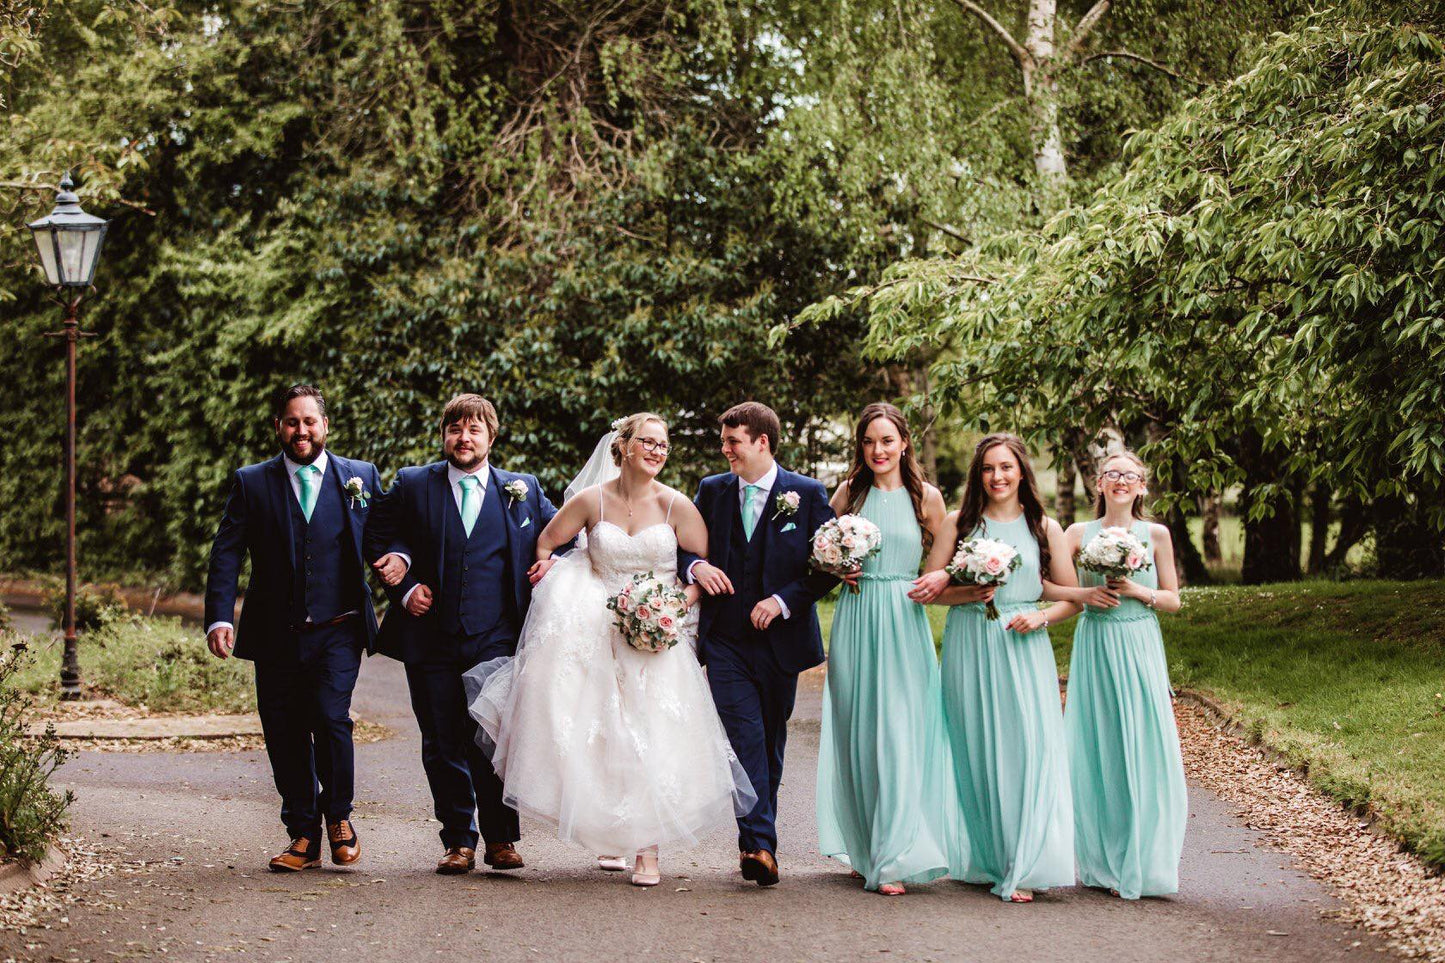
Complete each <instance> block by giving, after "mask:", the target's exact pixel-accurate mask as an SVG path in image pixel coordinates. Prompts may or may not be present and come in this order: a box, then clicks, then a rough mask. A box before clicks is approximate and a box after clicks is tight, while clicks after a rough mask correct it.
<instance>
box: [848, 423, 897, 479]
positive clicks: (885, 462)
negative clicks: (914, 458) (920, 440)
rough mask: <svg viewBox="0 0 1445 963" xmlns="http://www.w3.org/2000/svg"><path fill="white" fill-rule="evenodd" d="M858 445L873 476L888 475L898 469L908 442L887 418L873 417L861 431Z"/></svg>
mask: <svg viewBox="0 0 1445 963" xmlns="http://www.w3.org/2000/svg"><path fill="white" fill-rule="evenodd" d="M859 447H860V448H861V449H862V451H861V454H862V456H863V461H864V463H865V464H867V466H868V467H869V468H870V469H872V471H873V474H874V476H878V475H890V474H892V473H893V472H895V471H897V470H898V464H899V462H900V461H902V460H903V453H904V452H905V451H907V450H908V444H907V443H906V442H905V441H904V440H903V437H902V435H901V434H900V433H899V431H898V426H897V425H895V424H893V421H892V420H891V419H889V418H874V419H873V420H872V421H871V422H869V423H868V427H867V428H866V429H865V430H864V432H863V438H862V441H861V442H860V445H859Z"/></svg>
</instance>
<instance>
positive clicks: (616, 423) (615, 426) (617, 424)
mask: <svg viewBox="0 0 1445 963" xmlns="http://www.w3.org/2000/svg"><path fill="white" fill-rule="evenodd" d="M626 420H627V419H626V418H613V419H612V426H611V427H612V430H613V431H621V430H622V423H623V422H624V421H626Z"/></svg>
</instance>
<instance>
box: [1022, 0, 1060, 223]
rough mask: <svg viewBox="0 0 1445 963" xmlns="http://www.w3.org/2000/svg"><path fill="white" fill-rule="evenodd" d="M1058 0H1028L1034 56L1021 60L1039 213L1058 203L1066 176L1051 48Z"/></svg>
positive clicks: (1055, 60)
mask: <svg viewBox="0 0 1445 963" xmlns="http://www.w3.org/2000/svg"><path fill="white" fill-rule="evenodd" d="M1057 12H1058V0H1030V3H1029V24H1028V36H1027V38H1026V39H1025V40H1024V49H1025V50H1027V51H1028V52H1029V54H1030V55H1031V56H1032V57H1033V61H1032V63H1027V62H1026V63H1024V64H1022V65H1021V66H1022V69H1023V75H1024V97H1025V99H1026V100H1027V101H1028V105H1029V143H1030V144H1031V145H1032V146H1033V150H1034V173H1036V174H1037V175H1038V178H1039V194H1038V196H1037V200H1038V205H1039V210H1040V213H1042V214H1044V215H1045V216H1047V215H1049V214H1052V213H1053V212H1054V211H1055V210H1057V209H1058V207H1059V202H1060V199H1061V197H1062V194H1063V187H1064V184H1065V182H1066V181H1067V180H1068V178H1069V168H1068V162H1067V161H1065V159H1064V138H1063V135H1062V134H1061V133H1060V131H1059V77H1058V75H1059V66H1060V65H1059V60H1058V57H1057V54H1056V52H1055V49H1054V31H1055V29H1056V23H1057V20H1058V17H1057Z"/></svg>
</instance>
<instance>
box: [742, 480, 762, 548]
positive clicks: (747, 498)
mask: <svg viewBox="0 0 1445 963" xmlns="http://www.w3.org/2000/svg"><path fill="white" fill-rule="evenodd" d="M758 491H759V488H758V486H757V485H748V486H746V487H744V488H743V537H744V538H746V539H747V540H748V541H750V542H751V541H752V540H753V529H755V528H757V527H758V504H757V499H756V498H754V497H753V496H754V495H756V494H757V493H758Z"/></svg>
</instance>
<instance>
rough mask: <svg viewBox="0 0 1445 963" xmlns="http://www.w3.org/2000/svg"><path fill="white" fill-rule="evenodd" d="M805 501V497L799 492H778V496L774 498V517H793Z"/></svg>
mask: <svg viewBox="0 0 1445 963" xmlns="http://www.w3.org/2000/svg"><path fill="white" fill-rule="evenodd" d="M802 502H803V497H802V496H801V495H799V494H798V493H797V492H778V497H777V498H775V499H773V518H774V520H776V519H777V518H779V517H780V516H781V517H782V518H792V517H793V516H794V515H796V514H798V506H799V505H801V504H802Z"/></svg>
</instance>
